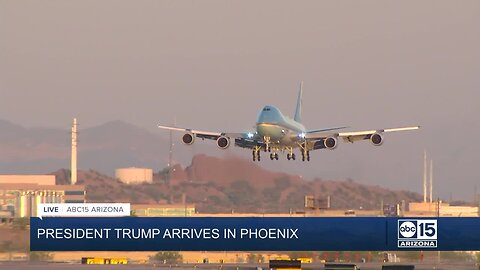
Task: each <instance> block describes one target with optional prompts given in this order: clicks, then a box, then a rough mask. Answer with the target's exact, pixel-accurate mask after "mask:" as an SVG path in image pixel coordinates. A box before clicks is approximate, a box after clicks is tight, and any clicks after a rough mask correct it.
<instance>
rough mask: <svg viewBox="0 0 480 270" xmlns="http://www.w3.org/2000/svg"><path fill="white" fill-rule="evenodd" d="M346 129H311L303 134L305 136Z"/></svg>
mask: <svg viewBox="0 0 480 270" xmlns="http://www.w3.org/2000/svg"><path fill="white" fill-rule="evenodd" d="M344 128H348V127H334V128H322V129H312V130H308V131H307V132H305V133H306V134H312V133H320V132H326V131H332V130H338V129H344Z"/></svg>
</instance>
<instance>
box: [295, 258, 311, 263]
mask: <svg viewBox="0 0 480 270" xmlns="http://www.w3.org/2000/svg"><path fill="white" fill-rule="evenodd" d="M297 260H299V261H301V262H302V263H312V262H313V259H312V258H297Z"/></svg>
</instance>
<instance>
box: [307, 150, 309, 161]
mask: <svg viewBox="0 0 480 270" xmlns="http://www.w3.org/2000/svg"><path fill="white" fill-rule="evenodd" d="M307 161H310V152H309V151H307Z"/></svg>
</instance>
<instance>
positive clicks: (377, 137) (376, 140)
mask: <svg viewBox="0 0 480 270" xmlns="http://www.w3.org/2000/svg"><path fill="white" fill-rule="evenodd" d="M370 141H371V142H372V143H373V145H375V146H379V145H382V143H383V135H382V134H381V133H373V134H372V136H370Z"/></svg>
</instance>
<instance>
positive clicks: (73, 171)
mask: <svg viewBox="0 0 480 270" xmlns="http://www.w3.org/2000/svg"><path fill="white" fill-rule="evenodd" d="M71 162H72V163H71V168H70V169H71V178H70V179H71V184H72V185H75V183H77V118H73V124H72V158H71Z"/></svg>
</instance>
